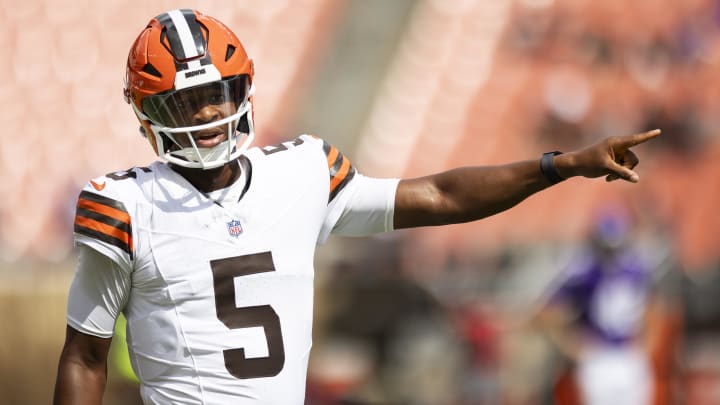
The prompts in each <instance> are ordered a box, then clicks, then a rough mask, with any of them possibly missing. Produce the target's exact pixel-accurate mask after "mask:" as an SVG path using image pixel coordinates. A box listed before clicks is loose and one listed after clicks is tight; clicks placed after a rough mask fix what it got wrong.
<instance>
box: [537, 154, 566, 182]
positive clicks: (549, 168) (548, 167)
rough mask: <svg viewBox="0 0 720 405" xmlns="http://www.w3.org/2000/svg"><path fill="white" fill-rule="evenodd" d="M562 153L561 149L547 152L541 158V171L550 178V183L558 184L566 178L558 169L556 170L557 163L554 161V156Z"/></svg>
mask: <svg viewBox="0 0 720 405" xmlns="http://www.w3.org/2000/svg"><path fill="white" fill-rule="evenodd" d="M560 154H562V152H559V151H553V152H545V153H543V155H542V158H540V172H541V173H542V174H543V175H544V176H545V178H546V179H548V181H549V182H550V184H557V183H560V182H561V181H563V180H565V179H564V178H563V177H562V176H560V175H559V174H558V172H557V170H555V164H554V163H553V158H554V157H555V156H557V155H560Z"/></svg>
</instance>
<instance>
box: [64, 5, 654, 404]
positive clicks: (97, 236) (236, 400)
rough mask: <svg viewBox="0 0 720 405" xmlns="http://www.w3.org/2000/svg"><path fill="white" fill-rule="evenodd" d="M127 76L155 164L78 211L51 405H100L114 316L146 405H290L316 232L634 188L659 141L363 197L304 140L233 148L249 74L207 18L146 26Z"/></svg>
mask: <svg viewBox="0 0 720 405" xmlns="http://www.w3.org/2000/svg"><path fill="white" fill-rule="evenodd" d="M126 71H127V74H126V75H127V77H126V85H125V89H124V93H125V97H126V100H127V101H128V103H129V104H130V106H131V108H132V109H133V111H134V112H135V114H136V115H137V118H138V120H139V121H140V124H141V128H142V132H143V133H144V134H145V136H146V137H147V139H148V141H149V142H150V145H151V146H152V148H153V149H154V150H155V152H156V153H157V155H158V156H159V158H160V159H159V160H158V161H156V162H154V163H152V164H151V165H149V166H147V167H135V168H132V169H129V170H126V171H120V172H114V173H110V174H107V175H105V176H101V177H98V178H95V179H93V180H91V181H89V182H88V183H87V185H85V187H84V189H83V190H82V192H81V193H80V195H79V198H78V202H77V215H76V217H75V241H76V244H77V245H78V246H79V262H78V266H77V270H76V274H75V277H74V280H73V283H72V286H71V288H70V294H69V302H68V310H67V336H66V341H65V346H64V348H63V351H62V354H61V357H60V363H59V370H58V376H57V382H56V388H55V404H71V403H72V404H100V403H101V399H102V395H103V389H104V385H105V382H106V358H107V353H108V348H109V346H110V341H111V339H112V332H113V325H114V323H115V319H116V318H117V316H118V314H120V313H121V312H122V313H123V314H124V315H125V317H126V318H127V332H128V334H127V341H128V348H129V351H130V354H131V362H132V365H133V369H134V370H135V372H136V374H137V376H138V378H139V379H140V390H141V396H142V398H143V401H144V402H145V403H148V404H231V403H232V404H245V403H247V404H283V405H286V404H301V403H303V400H304V390H305V374H306V369H307V365H308V356H309V353H310V347H311V325H312V314H313V308H312V304H313V255H314V252H315V246H316V244H317V243H322V242H323V241H325V239H326V238H327V237H328V235H329V234H330V233H331V232H334V233H338V234H343V235H356V236H360V235H368V234H373V233H378V232H385V231H390V230H393V229H400V228H409V227H418V226H428V225H442V224H451V223H459V222H467V221H474V220H477V219H480V218H484V217H487V216H489V215H493V214H495V213H498V212H501V211H504V210H506V209H508V208H510V207H512V206H514V205H516V204H517V203H519V202H521V201H522V200H523V199H525V198H526V197H528V196H530V195H532V194H534V193H536V192H538V191H540V190H543V189H545V188H547V187H549V186H551V185H552V184H554V183H557V182H560V181H562V180H564V179H566V178H569V177H574V176H585V177H600V176H607V177H608V180H612V179H616V178H620V179H624V180H627V181H631V182H637V181H638V176H637V174H636V173H635V172H634V171H633V170H632V169H633V168H634V167H635V165H636V164H637V163H638V158H637V157H636V155H635V154H634V153H633V152H632V151H631V150H630V148H631V147H632V146H635V145H637V144H640V143H642V142H645V141H647V140H649V139H651V138H653V137H655V136H657V135H658V133H659V131H657V130H656V131H651V132H646V133H641V134H635V135H629V136H620V137H612V138H608V139H605V140H603V141H601V142H599V143H597V144H594V145H591V146H589V147H587V148H585V149H581V150H577V151H573V152H568V153H563V154H560V153H559V152H551V153H547V154H544V155H543V157H542V158H539V159H534V160H528V161H521V162H516V163H511V164H506V165H500V166H486V167H480V166H478V167H464V168H458V169H455V170H450V171H447V172H443V173H438V174H434V175H430V176H427V177H422V178H415V179H403V180H400V179H377V178H369V177H365V176H363V175H361V174H360V173H359V172H358V171H357V170H356V168H355V167H354V166H353V165H352V164H351V163H350V160H348V158H347V157H345V156H344V155H343V154H342V153H340V151H338V150H337V149H336V148H334V147H333V146H332V145H330V144H328V143H327V142H325V141H323V140H322V139H320V138H317V137H314V136H309V135H302V136H299V137H298V138H295V139H294V140H292V141H289V142H284V143H282V144H279V145H277V146H272V147H265V148H258V147H254V148H249V145H250V143H251V141H252V139H253V134H254V129H253V106H252V95H253V88H254V81H253V80H254V77H253V73H254V71H253V62H252V60H251V59H249V58H248V55H247V54H246V52H245V50H244V49H243V46H242V44H241V43H240V41H239V40H238V38H237V37H236V35H235V34H234V33H233V32H232V31H231V30H230V29H229V28H228V27H227V26H225V25H224V24H223V23H221V22H220V21H218V20H216V19H215V18H213V17H210V16H208V15H205V14H202V13H201V12H198V11H194V10H185V9H183V10H172V11H169V12H166V13H163V14H160V15H158V16H157V17H155V18H153V19H152V20H151V21H150V22H149V23H148V24H147V26H146V27H145V28H144V29H143V30H142V32H141V33H140V35H139V36H138V37H137V39H136V40H135V42H134V43H133V45H132V47H131V49H130V53H129V56H128V59H127V70H126Z"/></svg>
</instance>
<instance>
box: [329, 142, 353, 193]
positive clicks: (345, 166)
mask: <svg viewBox="0 0 720 405" xmlns="http://www.w3.org/2000/svg"><path fill="white" fill-rule="evenodd" d="M333 149H334V148H333ZM349 171H350V159H348V158H346V157H344V156H343V161H342V165H341V166H340V170H338V172H337V174H336V175H335V176H333V178H332V180H331V181H330V192H331V193H332V192H333V191H335V188H337V186H338V185H339V184H340V183H342V181H343V180H345V177H346V176H347V174H348V172H349Z"/></svg>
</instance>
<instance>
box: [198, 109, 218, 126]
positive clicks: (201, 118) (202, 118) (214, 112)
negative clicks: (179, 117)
mask: <svg viewBox="0 0 720 405" xmlns="http://www.w3.org/2000/svg"><path fill="white" fill-rule="evenodd" d="M192 118H193V124H194V125H197V124H206V123H208V122H213V121H216V120H218V119H220V118H221V114H220V111H219V110H218V109H217V108H215V107H213V106H212V105H211V104H208V105H206V106H204V107H202V108H200V109H199V110H198V112H196V113H195V115H193V117H192Z"/></svg>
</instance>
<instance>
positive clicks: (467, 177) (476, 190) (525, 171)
mask: <svg viewBox="0 0 720 405" xmlns="http://www.w3.org/2000/svg"><path fill="white" fill-rule="evenodd" d="M548 186H550V182H549V181H548V180H547V179H546V178H545V177H544V176H543V175H542V173H541V172H540V163H539V160H530V161H523V162H517V163H511V164H507V165H501V166H487V167H463V168H458V169H454V170H450V171H447V172H443V173H438V174H435V175H432V176H428V177H424V178H421V179H412V180H403V181H401V182H400V185H399V186H398V193H397V197H396V210H395V227H396V228H407V227H414V226H426V225H444V224H451V223H461V222H469V221H474V220H478V219H481V218H485V217H488V216H491V215H494V214H497V213H499V212H502V211H505V210H507V209H509V208H511V207H513V206H515V205H517V204H518V203H520V202H521V201H523V200H524V199H526V198H527V197H529V196H530V195H532V194H534V193H536V192H538V191H540V190H542V189H544V188H547V187H548Z"/></svg>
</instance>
